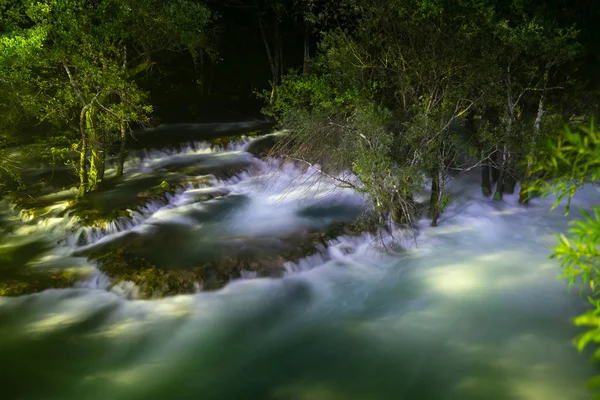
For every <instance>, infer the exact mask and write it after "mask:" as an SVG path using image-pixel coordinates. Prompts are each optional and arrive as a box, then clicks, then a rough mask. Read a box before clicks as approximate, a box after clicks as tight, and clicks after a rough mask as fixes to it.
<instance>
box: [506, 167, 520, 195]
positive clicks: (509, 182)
mask: <svg viewBox="0 0 600 400" xmlns="http://www.w3.org/2000/svg"><path fill="white" fill-rule="evenodd" d="M516 186H517V181H516V180H515V178H513V176H512V175H511V174H509V173H507V172H505V174H504V193H506V194H514V193H515V187H516Z"/></svg>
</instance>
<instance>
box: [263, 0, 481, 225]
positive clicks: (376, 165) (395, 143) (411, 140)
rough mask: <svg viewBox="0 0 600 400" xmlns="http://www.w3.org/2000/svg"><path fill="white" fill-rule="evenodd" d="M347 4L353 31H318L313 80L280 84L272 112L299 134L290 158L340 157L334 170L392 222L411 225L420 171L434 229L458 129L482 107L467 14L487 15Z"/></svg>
mask: <svg viewBox="0 0 600 400" xmlns="http://www.w3.org/2000/svg"><path fill="white" fill-rule="evenodd" d="M350 3H352V6H353V8H354V10H355V13H356V17H355V18H356V21H355V22H356V24H354V25H353V26H352V27H351V28H348V29H344V28H343V27H338V28H337V29H335V30H332V31H330V32H326V33H324V34H323V39H322V41H321V44H320V48H319V53H318V55H317V57H315V58H314V59H313V60H312V71H311V72H312V73H311V74H308V75H307V74H304V76H299V75H290V76H289V77H288V78H287V79H284V82H283V83H282V86H281V88H280V89H279V93H280V96H281V99H278V100H277V101H276V103H275V104H274V105H272V107H271V108H270V112H271V113H272V114H273V115H275V116H276V117H277V118H278V119H279V121H280V123H281V124H282V125H284V126H286V127H289V128H291V129H293V130H294V131H295V132H296V134H295V135H292V137H291V138H290V140H289V141H288V143H290V144H294V145H296V146H295V148H294V149H292V150H291V152H292V153H295V155H296V156H298V155H300V156H301V157H302V158H303V159H308V160H310V162H319V163H323V162H325V163H331V162H332V158H333V155H337V156H339V159H338V160H337V162H336V163H337V164H338V165H337V167H346V168H352V169H353V170H354V172H355V173H357V175H358V177H359V179H360V181H361V183H362V186H363V187H362V188H361V189H362V190H364V191H366V192H367V193H368V194H369V195H370V197H371V198H372V200H373V202H374V204H375V205H376V208H377V209H378V210H379V211H380V212H382V213H387V212H391V213H392V216H393V218H394V220H396V221H397V222H409V223H410V222H411V221H412V218H413V217H414V214H415V211H416V204H415V201H414V195H415V194H416V192H417V191H418V190H420V186H421V185H422V177H421V176H420V174H421V172H426V173H427V174H428V175H429V176H430V178H431V179H432V181H433V185H432V186H433V189H434V190H433V191H432V197H431V202H430V216H431V218H432V224H433V225H436V224H437V220H438V217H439V214H440V212H441V209H442V203H443V200H444V198H445V193H444V191H445V183H446V181H447V179H448V176H447V174H446V171H447V167H448V163H450V162H451V160H454V159H456V153H457V151H458V146H457V144H458V141H457V140H456V136H457V135H456V133H457V131H456V126H457V124H458V123H459V122H460V121H461V119H463V118H464V117H465V116H466V114H467V113H468V112H469V110H470V109H471V108H473V107H474V105H475V104H476V103H478V102H479V101H481V100H482V95H481V93H480V92H479V91H478V90H476V89H477V86H478V84H479V82H480V78H479V75H480V72H481V71H482V70H483V68H482V66H481V65H480V64H479V63H478V61H477V60H478V59H477V58H476V57H475V56H476V54H477V51H479V50H480V44H479V43H478V39H477V32H478V29H479V26H477V25H475V24H473V23H472V21H477V19H474V18H473V14H476V16H479V17H481V18H480V20H481V19H483V20H485V19H486V18H488V14H487V13H488V9H487V8H485V7H481V8H478V9H475V10H474V11H469V12H463V11H464V10H467V9H469V10H470V8H469V7H468V6H470V3H469V2H466V3H468V4H465V5H463V6H464V10H463V9H458V10H457V9H456V8H452V7H450V8H445V6H446V5H445V4H444V3H443V2H433V3H431V2H421V1H408V2H388V1H380V0H362V1H356V2H350ZM365 119H366V120H372V124H371V125H368V124H363V123H362V121H363V120H365ZM325 137H327V138H328V140H324V138H325ZM329 138H331V139H332V140H331V141H329ZM346 142H348V144H346ZM317 144H318V145H317ZM316 146H319V150H317V149H316ZM340 148H341V149H342V150H339V149H340ZM308 150H311V151H312V152H311V151H308ZM315 150H316V151H315ZM336 163H334V164H336Z"/></svg>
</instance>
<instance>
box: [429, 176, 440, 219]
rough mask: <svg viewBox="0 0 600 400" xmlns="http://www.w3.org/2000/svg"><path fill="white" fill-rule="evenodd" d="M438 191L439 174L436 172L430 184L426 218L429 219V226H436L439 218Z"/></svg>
mask: <svg viewBox="0 0 600 400" xmlns="http://www.w3.org/2000/svg"><path fill="white" fill-rule="evenodd" d="M440 189H441V185H440V173H439V171H437V170H436V171H435V172H434V173H433V181H432V182H431V197H430V199H429V213H428V217H429V218H431V226H437V220H438V218H439V216H440V199H441V193H440Z"/></svg>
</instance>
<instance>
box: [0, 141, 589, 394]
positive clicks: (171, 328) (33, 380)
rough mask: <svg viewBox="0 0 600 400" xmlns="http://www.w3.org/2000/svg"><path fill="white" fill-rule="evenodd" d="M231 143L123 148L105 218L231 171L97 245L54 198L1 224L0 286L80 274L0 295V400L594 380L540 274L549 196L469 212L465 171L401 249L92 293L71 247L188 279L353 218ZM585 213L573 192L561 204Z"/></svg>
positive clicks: (330, 251) (560, 386) (568, 319)
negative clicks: (134, 248)
mask: <svg viewBox="0 0 600 400" xmlns="http://www.w3.org/2000/svg"><path fill="white" fill-rule="evenodd" d="M250 143H251V140H250V139H248V140H246V141H243V140H242V141H239V142H235V143H233V144H230V145H228V146H226V147H223V148H221V149H217V150H215V149H211V148H210V147H209V146H208V145H206V144H202V143H195V144H194V143H193V144H191V145H188V146H180V147H177V148H170V149H169V148H164V149H162V150H156V149H155V150H144V151H139V152H137V153H135V152H134V154H133V155H132V157H131V158H130V160H129V161H128V164H127V170H128V171H129V173H128V176H127V179H126V180H125V181H124V183H123V184H122V185H121V186H117V187H115V188H113V189H112V190H111V191H108V192H107V193H108V194H107V195H106V196H105V197H102V196H99V197H98V198H97V201H99V202H111V201H112V202H119V201H120V199H123V198H126V197H127V196H129V195H130V193H129V192H135V190H136V189H135V188H136V185H138V184H139V185H140V186H143V185H150V184H156V183H159V182H160V181H161V180H162V179H163V175H164V176H167V175H168V174H170V173H172V172H173V171H174V170H175V169H174V168H172V167H173V166H177V169H178V170H181V169H182V168H186V169H188V173H189V169H190V168H191V169H193V168H198V172H199V174H200V173H206V172H207V171H208V172H209V173H210V172H211V171H215V170H216V169H218V168H221V167H223V166H230V165H240V163H241V164H244V165H245V167H244V168H245V169H244V171H242V172H239V173H237V174H235V176H232V177H219V176H218V174H209V177H210V180H204V181H202V183H199V182H195V183H194V182H192V183H188V184H187V185H185V186H184V187H183V188H182V189H180V190H178V191H177V192H176V193H175V194H173V195H169V196H170V197H169V198H168V202H167V203H166V204H156V205H153V204H150V205H147V206H146V207H145V208H143V209H140V210H133V211H134V212H133V211H132V213H131V215H130V216H129V217H126V218H122V219H121V220H118V221H116V222H114V223H111V224H110V225H109V226H107V227H104V228H102V229H98V228H94V229H92V228H78V229H74V228H73V226H74V225H73V224H74V222H73V221H71V220H70V219H69V217H65V216H64V215H62V214H60V210H61V207H62V208H64V203H65V201H66V200H65V198H68V196H69V193H70V192H64V193H56V194H49V195H47V196H46V200H47V201H48V204H49V207H47V209H46V215H42V216H36V217H34V218H29V219H27V218H25V217H24V216H23V215H21V216H19V215H18V214H17V213H15V212H13V211H11V210H9V209H8V208H7V207H5V208H4V209H3V210H2V214H1V220H2V222H1V223H0V240H1V242H0V257H1V258H0V262H2V263H4V264H5V266H3V267H2V269H0V271H3V270H8V269H9V267H10V268H13V269H14V268H16V267H19V266H21V267H22V268H27V269H29V270H35V269H44V268H55V269H56V268H64V269H65V270H69V271H72V270H79V271H81V273H82V276H83V278H82V279H81V280H80V282H79V283H77V285H76V287H74V288H65V289H50V290H45V291H42V292H40V293H36V294H31V295H26V296H19V297H0V377H1V378H0V382H1V384H0V393H1V394H2V399H7V400H8V399H77V400H80V399H90V400H92V399H94V400H95V399H98V400H105V399H127V400H132V399H140V400H142V399H143V400H147V399H192V398H199V399H236V400H237V399H282V400H283V399H286V400H287V399H290V400H338V399H339V400H353V399H356V400H359V399H360V400H363V399H365V400H366V399H394V400H395V399H531V400H533V399H544V400H546V399H557V400H563V399H588V398H591V393H590V392H589V391H588V390H587V389H586V387H585V382H586V381H587V380H588V379H589V378H591V377H593V376H594V375H595V374H596V373H598V371H597V369H596V367H595V366H593V365H592V364H591V363H590V361H589V360H590V354H589V353H578V352H577V350H576V349H575V347H574V346H573V342H572V341H573V338H574V337H575V336H577V334H578V333H579V332H580V331H579V330H578V329H577V328H576V327H574V326H573V325H572V318H573V317H574V316H576V315H577V314H578V313H582V312H583V311H585V310H586V302H585V300H583V299H581V298H580V297H579V296H578V295H577V291H575V290H574V291H573V293H572V294H569V293H568V291H567V285H566V283H565V282H564V281H561V280H558V279H557V276H558V275H559V273H560V267H559V264H558V262H556V261H555V260H549V259H548V255H549V254H550V252H551V251H550V247H551V246H552V245H553V244H554V243H555V239H554V236H553V234H554V233H556V232H559V231H563V230H565V229H566V228H567V220H566V219H565V218H564V217H563V215H562V214H563V213H562V210H556V211H555V212H552V213H549V207H550V205H551V202H552V199H547V200H542V199H536V200H534V201H532V203H531V204H530V205H528V206H521V205H518V204H517V199H516V198H513V196H506V198H505V201H503V202H494V201H493V200H491V199H488V198H484V197H483V196H481V194H480V188H479V186H478V180H477V174H474V175H469V174H467V175H464V176H460V177H458V178H456V179H455V180H454V181H452V183H451V198H450V205H449V207H448V209H447V210H446V211H445V213H444V214H443V217H442V218H441V220H440V226H439V227H437V228H429V227H428V221H427V220H423V221H421V222H420V225H421V229H420V231H419V233H418V235H416V236H414V235H409V234H407V233H403V232H401V231H396V232H393V233H392V235H393V236H394V240H395V242H396V243H400V244H401V245H402V247H404V248H405V249H406V250H404V251H399V249H398V248H397V247H395V248H394V249H392V248H391V247H388V249H387V251H385V250H383V249H382V248H381V241H383V242H391V240H392V239H391V238H390V237H389V236H387V235H384V236H383V237H382V238H375V237H373V236H370V235H368V234H364V235H362V236H358V237H348V236H342V237H339V238H337V239H335V240H332V241H330V242H329V243H328V244H327V246H323V247H321V252H320V253H317V254H314V255H312V256H308V257H306V258H304V259H300V260H297V261H296V262H288V263H286V266H285V273H284V274H283V276H282V277H279V278H259V277H257V275H256V274H255V273H252V272H243V273H242V274H241V278H236V279H233V280H232V281H231V282H230V283H228V284H227V285H226V286H225V287H224V288H223V289H220V290H216V291H198V292H197V293H196V294H189V295H177V296H169V297H164V298H161V299H154V300H139V299H136V294H135V290H136V288H135V287H133V286H132V285H131V284H127V283H122V284H120V285H116V286H114V287H112V288H110V289H109V285H108V284H107V282H106V277H104V276H103V274H102V273H100V272H99V271H98V270H97V268H96V265H95V264H94V263H93V262H91V261H88V260H87V259H86V257H84V256H82V251H84V250H86V249H90V248H98V247H101V246H109V247H110V246H114V245H116V244H119V243H121V244H123V243H125V244H127V245H129V243H130V242H131V243H139V241H141V243H143V245H142V246H140V248H141V250H140V251H143V252H144V255H145V256H146V257H151V258H153V260H154V262H155V263H156V264H160V265H167V264H168V265H169V266H170V267H173V268H188V267H189V266H190V265H191V264H193V263H195V262H199V261H200V260H202V259H204V258H206V257H213V256H215V257H216V256H218V255H219V254H222V253H223V252H226V253H231V254H234V253H236V252H241V251H245V252H250V253H258V254H262V253H263V252H264V253H265V254H266V253H268V252H270V251H274V249H277V248H278V246H284V245H283V244H282V243H281V240H280V238H281V237H284V236H286V237H287V236H289V235H293V234H295V232H303V231H306V230H311V229H320V228H322V227H324V226H326V225H328V224H329V223H331V222H335V221H351V220H353V219H354V218H356V216H357V215H358V213H359V212H360V211H361V209H362V207H363V200H362V198H361V197H360V196H359V195H357V194H355V193H353V192H352V191H351V190H350V189H340V188H336V186H335V184H334V182H333V181H331V180H329V179H327V178H323V179H318V178H319V174H318V173H317V172H316V171H314V170H310V169H309V170H304V169H299V168H297V167H294V166H291V165H284V164H282V163H281V162H275V161H271V162H267V161H261V160H258V159H256V158H255V157H253V156H252V155H250V154H249V153H247V152H246V150H247V146H249V144H250ZM246 164H247V165H246ZM215 168H216V169H215ZM146 180H149V181H146ZM150 181H151V182H150ZM155 181H156V183H155ZM215 191H216V192H217V193H218V194H219V195H218V196H216V197H213V198H211V199H208V200H207V199H206V198H202V201H198V197H199V195H201V194H205V193H207V192H215ZM200 197H202V196H200ZM598 200H599V196H598V192H597V191H596V190H595V189H594V188H585V189H584V190H582V192H581V193H579V194H578V195H577V197H576V198H575V200H574V203H575V205H579V206H584V207H589V206H591V205H596V204H598ZM574 214H577V213H576V212H575V213H574ZM83 232H85V235H84V234H83ZM132 245H133V244H132ZM236 254H237V253H236ZM6 265H9V267H6Z"/></svg>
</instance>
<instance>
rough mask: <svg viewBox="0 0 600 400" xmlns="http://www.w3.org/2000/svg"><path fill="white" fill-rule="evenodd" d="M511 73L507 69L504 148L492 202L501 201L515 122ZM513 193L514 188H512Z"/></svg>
mask: <svg viewBox="0 0 600 400" xmlns="http://www.w3.org/2000/svg"><path fill="white" fill-rule="evenodd" d="M510 74H511V71H510V69H508V71H507V75H506V82H505V83H506V129H505V131H504V148H503V149H502V163H501V164H500V174H499V175H498V184H497V185H496V193H494V200H502V194H503V193H505V187H504V184H505V180H506V178H507V169H508V167H509V163H510V152H509V150H508V145H507V143H508V139H509V138H510V136H511V135H512V126H513V122H514V120H515V106H516V104H515V102H513V98H512V91H511V83H510V76H511V75H510ZM517 101H518V100H517ZM513 192H514V188H513Z"/></svg>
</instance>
